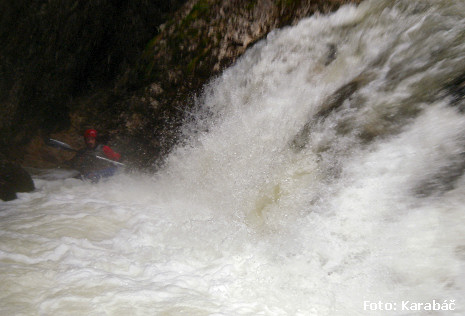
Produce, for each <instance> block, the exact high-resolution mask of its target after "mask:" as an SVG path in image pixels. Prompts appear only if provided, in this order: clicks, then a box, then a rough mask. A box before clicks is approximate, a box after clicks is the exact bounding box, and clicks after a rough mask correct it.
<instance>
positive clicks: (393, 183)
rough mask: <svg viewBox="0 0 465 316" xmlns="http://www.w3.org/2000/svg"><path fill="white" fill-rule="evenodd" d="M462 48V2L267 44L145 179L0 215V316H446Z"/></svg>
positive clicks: (457, 240) (58, 188)
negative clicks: (155, 170) (182, 142)
mask: <svg viewBox="0 0 465 316" xmlns="http://www.w3.org/2000/svg"><path fill="white" fill-rule="evenodd" d="M464 39H465V2H464V1H462V0H456V1H453V0H437V1H432V0H431V1H430V0H428V1H426V0H425V1H410V0H405V1H401V0H399V1H366V2H364V3H362V4H361V5H360V6H359V7H354V6H345V7H343V8H341V9H340V10H339V11H338V12H336V13H335V14H332V15H330V16H316V17H312V18H309V19H306V20H303V21H301V22H300V23H299V24H298V25H296V26H294V27H289V28H285V29H282V30H279V31H276V32H273V33H272V34H270V35H269V36H268V37H267V39H266V40H264V41H262V42H260V43H258V44H256V45H255V46H254V47H253V48H251V49H249V51H248V52H246V54H245V55H244V56H243V57H242V58H241V59H240V60H239V61H238V62H237V63H236V65H234V67H232V68H230V69H228V70H227V71H225V72H224V73H223V75H222V76H221V77H219V78H217V79H216V80H214V81H213V82H211V83H210V84H209V85H208V86H207V87H206V88H205V92H204V94H203V95H202V97H201V98H199V100H198V109H197V110H196V111H195V112H194V115H193V116H192V120H191V121H190V122H186V125H185V128H184V134H185V135H186V141H185V144H184V145H183V146H179V147H177V148H175V149H174V150H173V152H172V153H171V154H170V156H169V157H168V158H167V161H166V165H165V166H164V168H163V169H162V170H160V171H159V172H158V173H157V174H156V175H128V174H120V175H117V176H115V177H114V178H112V179H111V180H109V181H107V182H101V183H98V184H90V183H86V182H81V181H79V180H75V179H63V178H62V177H60V176H59V175H60V174H59V171H50V172H49V174H48V177H47V176H44V175H42V176H37V177H36V178H35V182H36V186H37V188H38V189H37V190H36V191H35V192H33V193H28V194H21V195H20V198H19V199H18V200H15V201H11V202H2V203H1V204H0V208H1V209H2V211H1V212H0V218H1V220H0V229H1V230H0V277H1V281H2V284H1V291H0V311H1V314H3V315H105V314H107V315H129V314H130V315H426V314H428V315H429V314H430V313H433V314H434V315H463V314H464V313H465V307H464V304H465V303H464V301H463V297H464V294H465V292H464V284H465V282H464V281H465V280H464V279H465V274H464V263H465V239H464V236H465V229H464V228H463V227H464V226H463V223H464V220H465V212H464V208H465V207H464V203H465V177H464V176H463V173H464V170H465V163H464V160H465V159H464V152H465V116H464V114H463V113H462V112H463V109H464V106H465V104H464V101H463V99H461V98H459V97H457V95H454V93H456V92H457V91H458V93H463V86H460V82H459V83H457V82H458V81H457V80H456V78H462V79H463V74H464V73H465V55H464V52H465V41H464ZM461 76H462V77H461ZM463 81H465V80H462V82H463ZM454 84H455V86H454ZM462 85H463V83H462ZM460 89H462V90H460ZM50 176H52V178H53V179H50ZM438 306H439V310H438ZM430 309H431V310H433V311H430Z"/></svg>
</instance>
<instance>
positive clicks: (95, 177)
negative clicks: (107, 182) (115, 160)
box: [80, 166, 118, 183]
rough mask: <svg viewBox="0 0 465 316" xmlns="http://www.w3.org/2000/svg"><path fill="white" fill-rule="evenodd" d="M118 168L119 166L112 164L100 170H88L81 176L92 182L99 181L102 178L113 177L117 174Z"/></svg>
mask: <svg viewBox="0 0 465 316" xmlns="http://www.w3.org/2000/svg"><path fill="white" fill-rule="evenodd" d="M117 169H118V168H117V167H114V166H112V167H108V168H104V169H100V170H94V171H91V172H87V173H81V175H80V178H81V179H82V180H88V181H90V182H92V183H97V182H99V181H100V180H101V179H106V178H109V177H112V176H113V175H114V174H115V172H116V170H117Z"/></svg>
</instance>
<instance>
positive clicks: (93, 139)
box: [84, 129, 97, 149]
mask: <svg viewBox="0 0 465 316" xmlns="http://www.w3.org/2000/svg"><path fill="white" fill-rule="evenodd" d="M84 141H85V142H86V146H87V148H90V149H94V148H95V146H97V131H96V130H95V129H88V130H86V131H85V132H84Z"/></svg>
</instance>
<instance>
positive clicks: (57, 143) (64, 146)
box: [45, 138, 125, 166]
mask: <svg viewBox="0 0 465 316" xmlns="http://www.w3.org/2000/svg"><path fill="white" fill-rule="evenodd" d="M45 143H46V144H47V145H48V146H51V147H55V148H60V149H64V150H67V151H73V152H77V150H76V149H74V148H73V147H71V146H70V145H68V144H66V143H63V142H60V141H59V140H56V139H53V138H49V139H46V140H45ZM95 157H96V158H98V159H101V160H105V161H107V162H110V163H112V164H114V165H117V166H125V164H124V163H121V162H117V161H114V160H111V159H108V158H105V157H101V156H98V155H95Z"/></svg>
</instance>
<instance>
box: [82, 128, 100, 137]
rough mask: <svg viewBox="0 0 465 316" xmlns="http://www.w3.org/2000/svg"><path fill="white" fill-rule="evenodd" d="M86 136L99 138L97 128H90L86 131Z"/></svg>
mask: <svg viewBox="0 0 465 316" xmlns="http://www.w3.org/2000/svg"><path fill="white" fill-rule="evenodd" d="M84 138H97V131H96V130H95V129H92V128H90V129H88V130H86V131H85V132H84Z"/></svg>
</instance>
